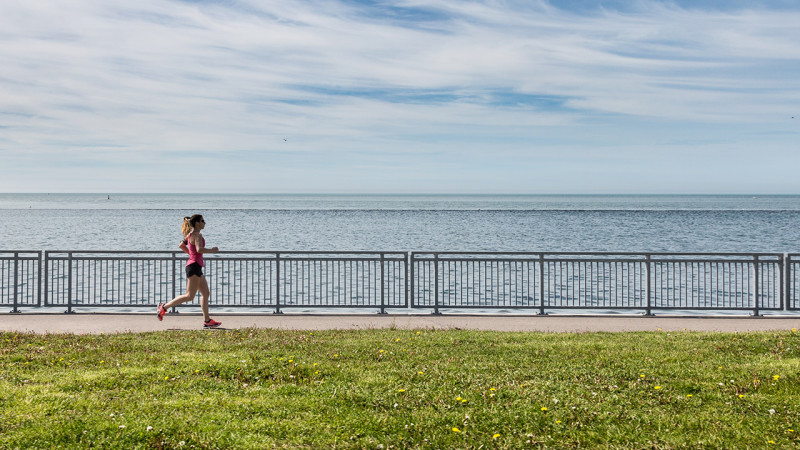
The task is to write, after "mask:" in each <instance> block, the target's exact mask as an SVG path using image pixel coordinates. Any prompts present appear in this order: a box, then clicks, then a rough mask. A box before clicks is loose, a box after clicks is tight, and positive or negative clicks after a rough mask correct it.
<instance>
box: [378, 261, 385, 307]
mask: <svg viewBox="0 0 800 450" xmlns="http://www.w3.org/2000/svg"><path fill="white" fill-rule="evenodd" d="M384 258H385V255H384V254H383V253H381V311H380V312H379V313H378V314H386V293H385V290H386V281H385V277H386V274H385V270H384V267H383V266H384V265H385V262H384Z"/></svg>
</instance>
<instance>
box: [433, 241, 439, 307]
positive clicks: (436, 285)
mask: <svg viewBox="0 0 800 450" xmlns="http://www.w3.org/2000/svg"><path fill="white" fill-rule="evenodd" d="M433 314H435V315H439V254H438V253H434V254H433Z"/></svg>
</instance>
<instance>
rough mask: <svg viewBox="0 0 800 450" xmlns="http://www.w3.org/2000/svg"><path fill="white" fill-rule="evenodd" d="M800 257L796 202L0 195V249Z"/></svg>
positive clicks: (799, 199) (799, 205) (747, 198)
mask: <svg viewBox="0 0 800 450" xmlns="http://www.w3.org/2000/svg"><path fill="white" fill-rule="evenodd" d="M195 213H199V214H203V215H204V217H205V219H206V222H207V227H206V230H205V231H204V233H203V234H204V235H205V237H206V240H207V243H208V245H209V246H218V247H220V249H221V250H231V251H241V250H264V251H275V250H284V251H285V250H290V251H292V250H293V251H304V250H308V251H344V250H364V251H532V252H538V251H548V252H559V251H586V252H590V251H591V252H594V251H622V252H646V251H652V252H781V253H783V252H790V253H794V252H800V227H798V224H800V196H759V195H730V196H706V195H692V196H683V195H681V196H672V195H256V194H253V195H228V194H192V195H189V194H110V195H106V194H103V195H99V194H0V250H119V251H134V250H174V249H176V248H177V244H178V242H179V241H180V239H181V234H180V224H181V221H182V218H183V217H184V216H186V215H191V214H195Z"/></svg>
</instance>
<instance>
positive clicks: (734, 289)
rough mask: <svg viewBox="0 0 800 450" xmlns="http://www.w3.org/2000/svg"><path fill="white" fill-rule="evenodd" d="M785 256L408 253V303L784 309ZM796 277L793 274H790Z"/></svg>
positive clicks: (539, 308)
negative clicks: (409, 267)
mask: <svg viewBox="0 0 800 450" xmlns="http://www.w3.org/2000/svg"><path fill="white" fill-rule="evenodd" d="M783 267H784V257H783V255H780V254H766V253H765V254H750V253H748V254H742V253H733V254H707V253H684V254H676V253H523V252H516V253H514V252H511V253H496V252H484V253H465V252H448V253H445V252H441V253H436V252H433V253H421V252H414V253H411V271H412V276H411V278H412V285H411V298H412V300H411V306H412V307H422V308H432V309H433V310H434V313H438V312H439V310H440V309H443V308H457V309H470V308H479V309H497V308H500V309H529V310H535V311H537V313H538V314H545V313H546V310H552V309H597V310H631V309H635V310H643V311H644V312H645V313H646V314H648V315H650V314H652V312H653V311H654V310H751V311H752V312H753V314H754V315H759V314H760V312H761V311H764V310H785V309H796V306H797V302H796V301H794V302H793V303H792V304H791V306H790V307H788V308H787V307H786V305H785V302H784V299H786V298H791V297H790V295H791V294H792V293H794V292H797V290H795V289H792V290H785V289H783V286H784V270H783ZM798 268H800V261H798V263H797V264H796V265H792V266H791V269H792V270H796V269H798ZM792 279H793V280H794V279H795V278H792Z"/></svg>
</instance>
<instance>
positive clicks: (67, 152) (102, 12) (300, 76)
mask: <svg viewBox="0 0 800 450" xmlns="http://www.w3.org/2000/svg"><path fill="white" fill-rule="evenodd" d="M798 24H800V2H797V1H795V0H791V1H789V0H761V1H759V0H747V1H745V0H725V1H723V0H720V1H712V0H678V1H661V0H630V1H628V0H626V1H622V0H617V1H604V0H570V1H566V0H564V1H555V0H551V1H543V0H542V1H539V0H506V1H503V0H474V1H473V0H396V1H393V0H386V1H381V0H371V1H368V0H309V1H306V0H292V1H286V0H279V1H271V0H263V1H261V0H194V1H191V0H182V1H177V0H137V1H133V2H116V1H111V2H109V1H107V0H58V1H54V0H3V1H2V2H0V192H11V193H13V192H99V193H105V192H114V193H116V192H143V193H148V192H168V193H191V192H197V193H208V192H218V193H491V194H497V193H522V194H524V193H531V194H555V193H562V194H570V193H575V194H579V193H592V194H610V193H623V194H624V193H642V194H659V193H663V194H684V193H694V194H701V193H709V194H724V193H731V194H740V193H761V194H769V193H773V194H800V147H799V146H798V144H799V143H800V45H798V42H800V26H798Z"/></svg>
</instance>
